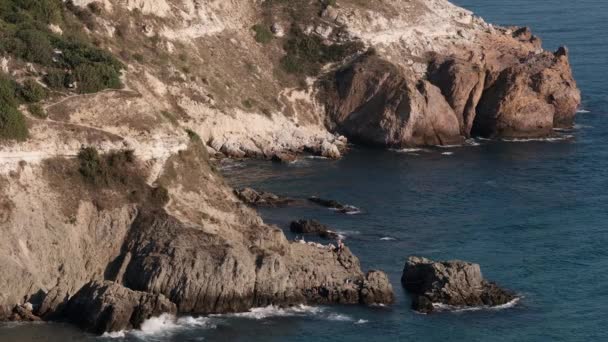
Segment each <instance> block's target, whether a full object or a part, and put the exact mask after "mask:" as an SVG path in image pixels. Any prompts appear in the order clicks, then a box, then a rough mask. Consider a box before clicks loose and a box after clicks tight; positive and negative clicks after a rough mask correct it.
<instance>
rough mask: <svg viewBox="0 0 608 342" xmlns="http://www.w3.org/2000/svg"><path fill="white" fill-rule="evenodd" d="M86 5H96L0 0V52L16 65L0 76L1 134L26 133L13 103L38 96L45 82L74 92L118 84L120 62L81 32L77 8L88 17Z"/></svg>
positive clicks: (12, 137)
mask: <svg viewBox="0 0 608 342" xmlns="http://www.w3.org/2000/svg"><path fill="white" fill-rule="evenodd" d="M91 8H93V9H94V8H96V7H95V6H90V7H89V9H78V10H77V9H76V7H75V6H74V5H73V4H72V3H71V1H68V2H67V3H64V2H62V1H60V0H0V56H2V57H3V58H6V59H7V60H9V59H10V60H12V61H14V63H16V64H15V65H17V66H18V68H17V69H18V70H19V72H18V73H17V72H13V74H12V75H2V76H0V88H1V89H0V92H2V95H1V96H0V108H1V109H2V110H1V111H0V138H1V139H9V140H25V139H26V138H27V136H28V129H27V124H26V120H25V118H24V117H23V114H22V113H21V112H20V111H19V105H21V104H27V103H29V104H32V103H36V102H39V101H42V100H44V99H45V98H46V97H47V96H48V95H49V93H50V91H49V89H47V87H48V88H50V89H53V90H60V91H76V92H78V93H94V92H97V91H100V90H103V89H106V88H120V87H122V85H121V81H120V71H121V69H122V68H123V65H122V63H120V61H118V60H117V59H116V58H115V57H114V56H112V55H111V54H110V53H109V52H107V51H104V50H103V49H101V48H99V47H96V46H94V44H93V42H92V41H91V40H90V39H89V38H88V36H87V34H86V33H85V28H84V26H85V25H86V26H87V27H88V26H90V25H87V24H86V22H85V24H84V25H83V23H82V20H83V19H82V18H89V19H90V16H84V15H83V13H84V12H86V13H89V14H90V15H91V16H92V15H93V11H92V10H91ZM28 63H31V65H30V66H28ZM22 69H23V70H22ZM41 82H43V83H44V84H45V85H46V87H44V86H43V85H42V83H41ZM34 108H36V107H34ZM35 112H36V113H39V112H40V111H39V110H35Z"/></svg>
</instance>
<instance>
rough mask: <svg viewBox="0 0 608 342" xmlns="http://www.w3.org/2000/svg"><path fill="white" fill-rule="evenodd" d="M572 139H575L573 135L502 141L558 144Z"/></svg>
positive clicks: (506, 139) (505, 139)
mask: <svg viewBox="0 0 608 342" xmlns="http://www.w3.org/2000/svg"><path fill="white" fill-rule="evenodd" d="M572 138H574V136H573V135H562V136H559V137H549V138H504V139H502V141H505V142H531V141H540V142H543V141H544V142H556V141H564V140H570V139H572Z"/></svg>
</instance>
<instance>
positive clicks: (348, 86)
mask: <svg viewBox="0 0 608 342" xmlns="http://www.w3.org/2000/svg"><path fill="white" fill-rule="evenodd" d="M92 3H93V1H89V0H78V1H75V2H74V4H73V5H71V6H73V7H71V11H75V13H76V14H80V16H77V15H76V14H74V13H72V14H69V15H70V18H72V17H74V18H72V19H74V20H84V19H83V18H85V19H86V20H88V22H87V23H84V24H87V25H86V26H87V27H88V29H86V30H83V31H79V32H75V33H77V34H83V35H87V36H89V38H91V40H92V41H95V42H97V43H99V44H100V46H101V47H103V48H104V49H105V50H107V52H108V54H110V52H112V53H117V54H120V62H117V63H116V64H117V66H116V68H119V69H120V70H122V71H121V72H122V73H123V74H122V76H121V81H120V82H118V81H117V82H118V83H121V82H122V83H124V84H122V86H123V87H122V89H114V88H112V89H105V90H103V91H98V92H93V93H90V94H88V93H87V94H85V93H82V94H80V93H76V92H74V90H73V89H72V90H70V88H69V87H68V88H65V87H64V88H65V89H64V88H61V91H50V89H47V88H45V87H47V86H44V87H43V86H42V85H40V87H42V88H43V91H49V92H50V93H52V96H50V97H49V98H48V99H46V100H44V101H43V102H42V103H38V105H39V107H35V108H36V109H38V112H40V111H42V112H43V113H44V116H41V115H39V116H36V115H34V114H33V113H32V112H34V111H33V110H32V109H33V107H30V108H22V109H23V110H24V111H25V113H26V114H27V115H25V116H24V117H23V118H22V119H23V123H24V125H25V123H27V126H28V129H29V133H28V137H27V139H25V140H23V141H4V140H3V141H2V144H0V145H1V146H0V189H1V190H0V236H1V237H0V273H1V274H2V275H3V277H2V278H0V320H9V319H10V320H24V321H34V320H51V321H52V320H68V321H70V322H73V323H75V324H77V325H78V326H80V327H82V328H83V329H86V330H88V331H91V332H93V333H98V334H100V333H103V332H108V331H117V330H122V329H130V328H138V326H140V325H141V323H142V322H143V321H144V320H145V319H148V318H150V317H152V316H157V315H159V314H161V313H174V314H193V315H208V314H215V313H230V312H242V311H246V310H249V309H250V308H252V307H259V306H267V305H278V306H290V305H296V304H303V303H306V304H323V305H325V304H364V305H372V304H391V303H393V301H394V293H393V289H392V285H391V283H390V281H389V279H388V277H387V276H386V274H384V273H383V272H381V271H377V270H370V271H367V272H366V271H364V270H362V269H361V266H360V263H359V260H358V259H357V257H356V256H354V255H353V254H352V253H351V251H350V250H349V249H348V247H344V246H339V248H332V246H323V245H320V244H315V243H306V242H304V241H288V240H287V238H286V237H285V234H284V233H283V231H282V230H281V229H279V228H278V227H275V226H272V225H268V224H266V223H265V222H263V221H262V219H261V218H260V216H259V215H258V214H257V213H256V212H255V210H254V209H252V208H251V207H249V206H283V205H288V204H290V203H291V202H292V199H288V198H282V197H280V196H276V195H273V194H269V193H264V192H257V191H255V190H252V189H242V190H237V191H236V192H235V191H234V190H233V189H231V188H230V187H229V186H228V185H227V184H226V182H225V180H224V179H223V178H222V175H221V174H219V173H218V172H217V171H216V170H215V168H214V167H213V163H212V162H211V160H210V155H211V156H219V157H228V158H247V157H249V158H260V159H266V160H274V161H278V162H282V163H290V162H292V161H293V160H294V158H296V156H297V155H298V154H301V153H310V154H313V155H316V156H323V157H325V158H332V159H338V158H340V157H341V156H342V154H343V153H345V152H346V151H347V147H348V145H347V144H348V141H353V142H357V143H363V144H368V145H374V146H382V147H407V146H420V145H453V144H461V143H463V142H464V140H465V139H467V138H470V137H485V138H505V137H506V138H538V137H546V136H549V135H550V134H552V132H553V130H554V129H556V128H568V127H571V126H572V124H573V121H574V115H575V112H576V109H577V107H578V105H579V104H580V101H581V98H580V92H579V90H578V88H577V86H576V82H575V80H574V79H573V76H572V71H571V68H570V65H569V60H568V51H567V49H566V48H560V49H559V50H557V51H556V52H547V51H544V50H543V49H542V47H541V44H540V39H539V38H537V37H535V36H533V35H532V33H531V32H530V30H528V29H526V28H502V27H495V26H493V25H490V24H487V23H485V22H484V21H483V20H482V19H480V18H478V17H476V16H474V15H473V14H472V13H470V12H468V11H465V10H463V9H461V8H458V7H456V6H453V5H452V4H450V3H449V2H447V1H444V0H428V1H427V0H424V1H422V0H412V1H407V2H404V1H399V0H387V1H385V2H383V5H382V6H368V5H367V3H366V2H361V1H352V0H340V1H338V2H337V3H334V2H331V4H330V2H326V1H302V2H295V3H294V4H293V6H291V4H287V3H285V2H277V1H266V2H263V3H260V2H257V1H246V2H238V3H237V2H217V1H208V0H202V1H198V0H197V1H191V0H187V1H181V0H180V1H176V0H137V1H129V2H124V1H117V0H104V1H102V2H94V4H93V5H91V4H92ZM294 11H296V12H297V14H298V15H293V12H294ZM62 13H63V12H62ZM66 15H67V14H66ZM84 24H83V25H84ZM48 26H49V28H48V30H49V32H50V33H48V34H54V35H57V36H56V37H59V36H61V35H63V34H64V32H63V31H62V28H61V27H58V26H56V25H54V24H52V25H51V23H49V25H48ZM89 26H90V27H89ZM91 27H95V28H97V29H91ZM252 27H253V28H252ZM68 28H69V27H68V26H64V29H66V30H67V29H68ZM269 28H272V30H270V29H269ZM279 28H280V29H279ZM71 33H74V32H65V34H66V36H67V35H69V34H71ZM45 34H47V33H45ZM49 44H50V43H49ZM52 53H53V54H61V51H59V52H56V51H52ZM99 53H100V54H101V52H99ZM19 58H21V57H15V56H12V55H10V56H8V57H5V56H4V55H3V56H2V60H1V62H2V63H1V66H2V72H3V73H6V74H7V75H10V76H11V77H13V78H14V79H15V80H16V81H15V82H22V81H23V78H24V77H30V76H31V75H33V76H32V77H33V78H32V79H30V81H32V80H33V79H34V78H36V79H35V80H34V81H35V82H38V83H40V82H39V81H40V80H38V79H43V78H45V79H48V76H49V75H48V74H49V72H50V71H53V70H46V69H45V68H44V67H43V66H41V65H39V64H41V63H29V62H28V63H25V62H24V60H21V59H19ZM49 59H50V60H52V59H53V57H52V56H49ZM157 61H162V63H157ZM47 62H48V61H47ZM118 64H121V65H118ZM122 64H124V65H122ZM53 68H54V67H53ZM55 71H57V70H55ZM28 75H29V76H28ZM62 77H64V78H66V77H67V76H65V75H63V76H62ZM64 81H65V79H64ZM23 82H25V81H23ZM58 83H61V84H60V86H62V87H63V83H65V82H58ZM71 85H73V84H71ZM21 107H26V106H25V105H24V106H21ZM11 108H12V107H11ZM309 202H311V203H315V204H318V205H321V206H323V207H326V208H329V209H332V210H336V211H337V212H339V213H344V214H355V213H359V210H358V209H357V208H355V207H352V206H349V205H344V204H341V203H338V202H335V201H332V200H326V199H321V198H316V197H314V198H310V199H309ZM248 205H249V206H248ZM303 226H306V227H303ZM311 227H312V228H311ZM296 228H297V230H298V231H301V232H304V233H305V232H313V233H317V234H319V233H320V234H325V235H326V236H328V237H334V235H332V234H331V232H330V230H329V229H328V228H327V227H322V226H320V225H318V224H316V223H315V224H312V223H311V222H308V223H306V222H302V223H300V224H299V225H298V227H296ZM422 265H426V266H424V267H426V268H428V267H435V268H439V267H440V266H438V265H437V264H435V263H432V262H430V261H428V260H412V261H411V265H410V266H408V267H407V268H408V270H407V272H406V273H407V274H408V276H407V277H406V281H405V283H404V284H405V285H406V287H409V288H410V289H411V291H412V292H413V293H415V294H416V295H417V298H418V299H416V303H418V304H416V305H415V306H416V308H417V309H420V310H421V311H430V310H432V303H433V302H435V301H439V302H445V303H446V304H449V305H479V304H483V305H498V304H500V303H503V302H504V301H505V300H507V299H509V298H511V295H509V294H508V293H506V292H504V291H502V290H500V289H499V288H497V287H495V286H494V285H492V284H491V283H488V282H486V281H484V280H483V279H482V278H481V274H480V271H479V267H478V266H474V265H469V264H466V265H465V264H455V265H451V264H449V265H444V264H442V265H443V266H441V267H447V268H449V269H451V268H452V267H455V268H457V269H460V268H463V269H465V270H468V271H465V276H464V277H465V278H466V279H468V280H469V281H470V282H471V281H472V282H475V284H476V288H480V289H481V293H477V292H476V293H475V294H474V295H471V296H466V298H460V299H459V300H453V298H452V297H450V298H448V299H446V298H443V297H441V293H442V292H441V291H442V289H441V288H434V286H435V285H429V286H430V287H428V286H425V287H418V286H417V285H416V286H414V285H412V282H411V279H412V277H414V278H416V277H417V274H418V271H417V270H418V268H417V267H423V266H422ZM429 265H431V266H429ZM433 265H434V266H433ZM424 267H423V268H424ZM425 277H426V276H425ZM433 277H439V278H440V277H443V276H442V275H433ZM442 279H443V278H442ZM442 281H443V280H442ZM414 283H416V282H414ZM446 283H447V284H450V281H446ZM455 286H456V287H457V288H458V289H459V290H460V285H458V284H457V285H455ZM463 291H464V290H463ZM467 291H468V290H467ZM454 298H455V297H454ZM429 303H431V306H429Z"/></svg>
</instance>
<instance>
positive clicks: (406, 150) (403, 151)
mask: <svg viewBox="0 0 608 342" xmlns="http://www.w3.org/2000/svg"><path fill="white" fill-rule="evenodd" d="M390 151H393V152H397V153H415V152H422V151H424V150H423V149H421V148H391V149H390Z"/></svg>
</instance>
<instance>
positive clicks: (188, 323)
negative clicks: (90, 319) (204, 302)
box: [101, 314, 217, 339]
mask: <svg viewBox="0 0 608 342" xmlns="http://www.w3.org/2000/svg"><path fill="white" fill-rule="evenodd" d="M216 327H217V326H216V325H215V324H212V323H211V321H210V318H208V317H198V318H196V317H190V316H186V317H180V318H177V317H175V316H174V315H171V314H162V315H160V316H158V317H152V318H150V319H148V320H146V321H144V322H143V323H142V325H141V328H140V330H122V331H115V332H106V333H104V334H103V335H102V336H101V337H102V338H110V339H116V338H126V337H129V336H133V337H136V338H139V339H146V338H149V337H152V336H156V337H166V336H169V335H171V334H174V333H175V332H177V331H180V330H185V329H191V328H199V329H200V328H207V329H214V328H216Z"/></svg>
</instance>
